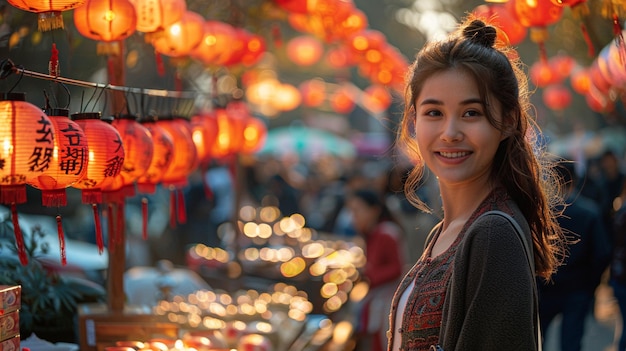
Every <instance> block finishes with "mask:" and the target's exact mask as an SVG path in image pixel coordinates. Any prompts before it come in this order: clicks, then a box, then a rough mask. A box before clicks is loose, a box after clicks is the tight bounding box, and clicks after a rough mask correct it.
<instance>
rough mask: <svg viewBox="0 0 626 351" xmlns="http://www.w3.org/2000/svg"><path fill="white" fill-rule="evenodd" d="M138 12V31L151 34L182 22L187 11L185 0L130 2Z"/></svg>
mask: <svg viewBox="0 0 626 351" xmlns="http://www.w3.org/2000/svg"><path fill="white" fill-rule="evenodd" d="M130 2H131V3H132V4H133V6H135V10H136V12H137V30H138V31H140V32H145V33H150V32H156V31H160V30H164V29H165V28H167V27H169V26H171V25H172V24H174V23H176V22H178V21H180V20H181V19H182V18H183V15H184V14H185V13H186V11H187V3H186V2H185V0H130Z"/></svg>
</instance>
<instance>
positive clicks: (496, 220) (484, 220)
mask: <svg viewBox="0 0 626 351" xmlns="http://www.w3.org/2000/svg"><path fill="white" fill-rule="evenodd" d="M507 217H508V218H507ZM518 231H521V232H522V233H521V234H522V235H524V236H525V237H527V238H528V237H529V236H530V229H529V226H528V223H527V222H526V219H525V218H524V217H523V215H522V214H521V212H520V211H519V209H517V208H516V207H513V208H507V209H496V210H489V211H485V212H484V213H482V214H480V215H479V216H477V217H476V218H475V219H474V221H473V223H471V224H470V226H469V228H468V230H467V233H466V235H465V241H473V242H474V245H475V244H476V243H477V242H485V243H489V244H490V246H491V244H494V246H501V247H505V246H508V245H510V243H511V242H517V241H516V240H515V241H512V238H514V237H517V236H518V234H517V232H518ZM516 246H517V245H516Z"/></svg>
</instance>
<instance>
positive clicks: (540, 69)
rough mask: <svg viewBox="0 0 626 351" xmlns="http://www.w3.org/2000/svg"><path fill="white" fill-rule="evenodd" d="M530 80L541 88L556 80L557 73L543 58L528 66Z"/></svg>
mask: <svg viewBox="0 0 626 351" xmlns="http://www.w3.org/2000/svg"><path fill="white" fill-rule="evenodd" d="M529 73H530V80H531V81H532V82H533V84H535V86H537V87H539V88H543V87H545V86H548V85H550V84H554V83H556V82H557V80H558V79H557V78H559V77H558V76H557V74H556V73H555V71H554V68H553V67H552V66H551V65H550V64H549V63H548V61H545V60H539V61H537V62H535V63H533V65H532V66H531V67H530V72H529Z"/></svg>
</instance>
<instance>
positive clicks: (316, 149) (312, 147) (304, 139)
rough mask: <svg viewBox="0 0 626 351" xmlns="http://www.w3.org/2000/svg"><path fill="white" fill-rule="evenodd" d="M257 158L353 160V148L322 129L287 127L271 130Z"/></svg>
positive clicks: (354, 153) (354, 154)
mask: <svg viewBox="0 0 626 351" xmlns="http://www.w3.org/2000/svg"><path fill="white" fill-rule="evenodd" d="M256 154H257V155H259V156H272V157H279V158H280V157H283V156H288V155H296V156H298V157H300V158H301V159H303V160H305V161H312V160H315V159H317V158H320V157H322V156H335V157H339V158H348V159H351V158H354V157H355V156H356V148H355V146H354V145H353V144H352V143H351V142H350V141H349V140H347V139H345V138H343V137H341V136H338V135H336V134H333V133H331V132H327V131H325V130H322V129H317V128H311V127H305V126H289V127H279V128H274V129H271V130H270V131H269V132H268V133H267V139H266V141H265V145H264V146H263V147H262V148H261V150H259V151H258V152H257V153H256Z"/></svg>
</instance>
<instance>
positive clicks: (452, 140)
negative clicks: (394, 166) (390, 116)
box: [415, 69, 504, 186]
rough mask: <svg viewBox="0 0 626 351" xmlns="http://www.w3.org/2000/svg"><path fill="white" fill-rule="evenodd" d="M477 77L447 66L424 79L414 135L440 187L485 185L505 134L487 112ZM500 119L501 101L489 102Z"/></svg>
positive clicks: (418, 100) (416, 109) (419, 97)
mask: <svg viewBox="0 0 626 351" xmlns="http://www.w3.org/2000/svg"><path fill="white" fill-rule="evenodd" d="M486 108H487V106H486V105H485V101H483V100H482V99H481V97H480V93H479V91H478V86H477V84H476V81H475V80H474V78H473V76H471V75H470V74H469V73H467V72H465V71H463V70H460V69H449V70H446V71H442V72H439V73H436V74H435V75H433V76H431V77H429V78H428V79H426V81H425V82H424V84H423V87H422V90H421V92H420V94H419V95H418V96H417V99H416V100H415V112H416V113H415V118H416V119H415V136H416V139H417V145H418V147H419V150H420V153H421V156H422V158H423V160H424V162H425V163H426V166H427V167H428V168H429V169H430V170H431V171H432V172H433V173H434V174H435V175H436V176H437V177H438V179H439V183H440V186H457V185H466V184H475V183H476V182H478V183H479V184H480V183H483V184H484V183H485V182H487V181H488V180H489V174H490V170H491V167H492V164H493V159H494V156H495V154H496V151H497V149H498V145H499V144H500V141H502V139H504V135H503V133H502V132H500V131H499V130H498V129H496V128H495V127H494V126H493V125H491V123H489V120H488V119H487V116H486ZM491 108H492V110H491V111H492V115H493V116H495V118H496V119H498V120H499V119H501V118H502V117H501V108H500V104H499V103H497V102H496V104H495V106H491Z"/></svg>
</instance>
